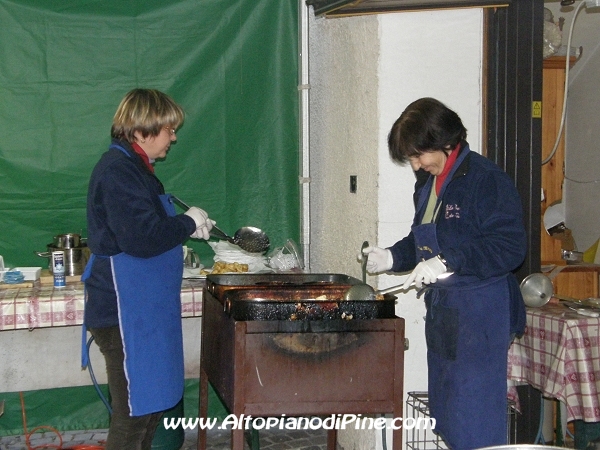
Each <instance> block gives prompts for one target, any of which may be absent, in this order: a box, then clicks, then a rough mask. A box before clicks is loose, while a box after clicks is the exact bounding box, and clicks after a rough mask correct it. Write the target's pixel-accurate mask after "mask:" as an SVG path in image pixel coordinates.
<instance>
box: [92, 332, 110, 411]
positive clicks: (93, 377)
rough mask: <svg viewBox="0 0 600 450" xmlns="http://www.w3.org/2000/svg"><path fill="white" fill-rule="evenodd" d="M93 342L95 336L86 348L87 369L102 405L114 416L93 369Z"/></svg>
mask: <svg viewBox="0 0 600 450" xmlns="http://www.w3.org/2000/svg"><path fill="white" fill-rule="evenodd" d="M93 341H94V336H90V338H89V339H88V341H87V344H86V346H85V349H86V351H87V361H88V363H87V368H88V371H89V372H90V378H91V379H92V383H93V385H94V389H96V392H97V393H98V396H99V397H100V400H102V403H104V406H106V409H107V410H108V414H111V415H112V408H111V406H110V403H109V402H108V400H107V399H106V397H105V396H104V394H103V393H102V390H101V389H100V386H99V385H98V381H96V376H95V375H94V369H93V368H92V360H91V359H90V346H91V345H92V342H93Z"/></svg>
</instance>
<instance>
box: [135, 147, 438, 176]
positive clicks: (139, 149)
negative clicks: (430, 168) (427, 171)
mask: <svg viewBox="0 0 600 450" xmlns="http://www.w3.org/2000/svg"><path fill="white" fill-rule="evenodd" d="M132 147H133V150H134V151H135V152H136V153H137V154H138V155H140V156H141V157H142V160H143V161H144V163H145V164H146V166H147V167H148V169H149V170H150V172H152V173H154V166H153V165H152V164H151V163H150V158H148V155H146V152H145V151H144V149H143V148H142V147H140V146H139V145H138V144H137V143H135V142H134V143H133V144H132ZM444 170H445V169H444Z"/></svg>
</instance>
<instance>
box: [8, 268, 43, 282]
mask: <svg viewBox="0 0 600 450" xmlns="http://www.w3.org/2000/svg"><path fill="white" fill-rule="evenodd" d="M12 270H18V271H19V272H21V273H22V274H23V276H25V281H36V280H39V278H40V274H41V273H42V268H41V267H15V268H14V269H12Z"/></svg>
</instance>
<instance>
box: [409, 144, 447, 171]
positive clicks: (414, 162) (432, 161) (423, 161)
mask: <svg viewBox="0 0 600 450" xmlns="http://www.w3.org/2000/svg"><path fill="white" fill-rule="evenodd" d="M447 159H448V156H447V155H446V153H445V152H443V151H441V150H435V151H432V152H424V153H421V154H420V155H419V156H411V157H410V158H409V161H410V166H411V167H412V169H413V170H414V171H415V172H416V171H417V170H419V169H423V170H424V171H426V172H429V173H430V174H431V175H434V176H437V175H439V174H441V173H442V171H443V170H444V165H445V164H446V160H447Z"/></svg>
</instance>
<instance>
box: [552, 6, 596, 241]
mask: <svg viewBox="0 0 600 450" xmlns="http://www.w3.org/2000/svg"><path fill="white" fill-rule="evenodd" d="M579 4H580V2H575V4H574V5H573V6H572V7H568V8H561V6H560V2H559V1H558V0H554V1H549V2H546V3H545V6H546V7H547V8H548V9H550V10H551V11H552V13H553V14H554V19H555V21H556V20H557V19H558V18H559V17H564V18H565V26H564V29H563V44H565V45H566V43H567V38H568V32H569V30H570V29H571V26H572V24H573V16H574V12H575V9H576V7H577V6H578V5H579ZM571 46H573V47H582V48H583V52H582V54H581V57H580V59H579V60H578V61H577V63H576V64H575V66H573V68H572V69H571V70H570V71H569V90H568V100H567V116H566V126H565V137H566V146H565V169H566V170H565V183H564V187H563V189H564V195H563V203H564V204H565V209H566V220H565V224H566V225H567V227H569V228H570V229H571V230H572V231H573V237H574V239H575V243H576V245H577V247H578V249H579V250H580V251H585V250H587V249H588V248H589V247H590V246H591V245H592V244H593V243H594V242H595V241H596V240H597V239H598V238H600V221H599V220H598V217H599V216H600V202H598V198H600V149H599V147H600V144H599V143H600V126H599V125H600V114H599V113H598V105H599V104H600V84H599V83H600V77H599V74H600V8H587V7H583V8H582V9H581V10H580V11H579V14H578V15H577V17H576V19H575V24H574V28H573V38H572V44H571Z"/></svg>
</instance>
